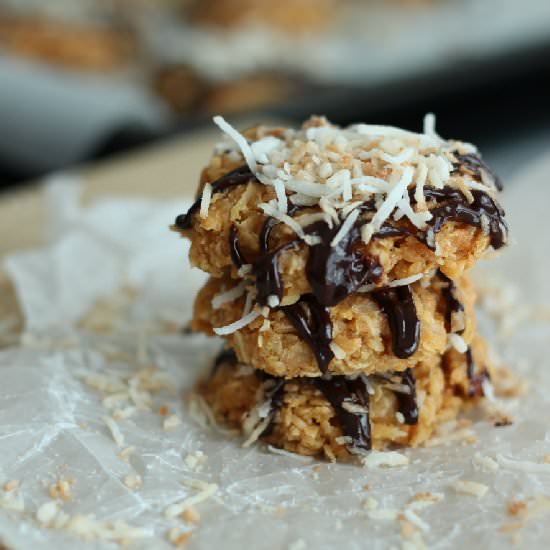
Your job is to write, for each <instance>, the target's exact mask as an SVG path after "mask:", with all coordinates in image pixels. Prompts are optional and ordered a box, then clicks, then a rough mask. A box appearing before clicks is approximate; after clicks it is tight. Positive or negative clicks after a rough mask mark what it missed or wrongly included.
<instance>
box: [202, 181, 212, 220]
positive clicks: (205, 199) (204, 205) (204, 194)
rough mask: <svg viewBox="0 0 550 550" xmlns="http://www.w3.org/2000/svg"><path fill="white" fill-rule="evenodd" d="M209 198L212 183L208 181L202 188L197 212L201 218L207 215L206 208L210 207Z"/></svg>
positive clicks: (210, 197)
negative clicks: (199, 206) (199, 207)
mask: <svg viewBox="0 0 550 550" xmlns="http://www.w3.org/2000/svg"><path fill="white" fill-rule="evenodd" d="M211 199H212V185H211V184H210V183H206V184H205V185H204V188H203V190H202V197H201V209H200V212H199V215H200V217H201V218H207V217H208V209H209V208H210V200H211Z"/></svg>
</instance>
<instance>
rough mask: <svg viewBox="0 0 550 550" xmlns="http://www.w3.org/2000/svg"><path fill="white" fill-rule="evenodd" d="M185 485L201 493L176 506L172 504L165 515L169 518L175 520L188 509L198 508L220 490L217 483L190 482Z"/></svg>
mask: <svg viewBox="0 0 550 550" xmlns="http://www.w3.org/2000/svg"><path fill="white" fill-rule="evenodd" d="M184 484H185V485H187V486H188V487H190V488H192V489H196V490H198V491H199V492H198V493H197V494H196V495H193V496H191V497H188V498H186V499H185V500H182V501H181V502H178V503H176V504H171V505H170V506H168V508H166V510H165V512H164V513H165V515H166V517H167V518H175V517H177V516H179V515H180V514H182V513H183V512H184V511H185V510H186V509H188V508H191V507H192V506H196V505H197V504H199V503H201V502H204V501H205V500H208V499H209V498H210V497H212V496H213V495H214V494H215V493H216V491H217V490H218V486H217V485H216V484H215V483H205V482H203V481H198V480H189V481H186V482H184Z"/></svg>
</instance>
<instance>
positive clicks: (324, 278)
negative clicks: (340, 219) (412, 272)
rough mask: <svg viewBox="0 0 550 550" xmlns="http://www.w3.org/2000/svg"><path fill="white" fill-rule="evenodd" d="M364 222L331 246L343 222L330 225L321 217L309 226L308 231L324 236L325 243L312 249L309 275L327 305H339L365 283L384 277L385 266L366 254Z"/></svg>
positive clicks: (317, 293) (310, 282)
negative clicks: (362, 231) (363, 233)
mask: <svg viewBox="0 0 550 550" xmlns="http://www.w3.org/2000/svg"><path fill="white" fill-rule="evenodd" d="M360 225H361V224H360V223H357V224H355V225H354V226H353V227H352V228H351V229H350V231H348V232H347V233H346V235H344V236H343V237H342V238H341V239H340V241H339V242H338V244H337V245H336V246H331V242H332V239H333V238H334V236H335V235H336V233H337V232H338V230H339V229H340V227H339V226H333V227H332V228H330V227H329V226H328V224H327V223H325V222H324V221H319V222H316V223H314V224H312V225H310V226H309V227H307V228H306V232H307V233H308V234H310V235H317V236H319V237H321V243H320V244H317V245H315V246H311V247H310V249H309V258H308V261H307V265H306V276H307V279H308V281H309V284H310V285H311V288H312V290H313V294H314V295H315V297H316V298H317V300H318V301H319V303H320V304H322V305H323V306H335V305H336V304H338V303H340V302H341V301H342V300H344V299H345V298H347V297H348V296H349V295H350V294H353V293H354V292H355V291H356V290H357V289H358V288H359V287H360V286H361V285H363V284H364V283H366V282H371V283H372V282H377V281H379V280H380V278H381V277H382V274H383V270H382V266H381V265H380V264H379V263H378V261H377V260H376V259H374V258H373V257H371V256H367V255H366V254H365V251H364V247H363V246H362V241H361V228H360Z"/></svg>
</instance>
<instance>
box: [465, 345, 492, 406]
mask: <svg viewBox="0 0 550 550" xmlns="http://www.w3.org/2000/svg"><path fill="white" fill-rule="evenodd" d="M465 355H466V373H467V375H468V380H469V381H470V385H469V387H468V397H483V396H484V395H485V392H484V391H483V382H484V381H485V380H490V379H491V377H490V376H489V372H488V371H487V369H483V370H482V371H481V372H480V373H478V374H476V372H475V370H476V364H475V361H474V356H473V353H472V348H468V350H467V351H466V354H465Z"/></svg>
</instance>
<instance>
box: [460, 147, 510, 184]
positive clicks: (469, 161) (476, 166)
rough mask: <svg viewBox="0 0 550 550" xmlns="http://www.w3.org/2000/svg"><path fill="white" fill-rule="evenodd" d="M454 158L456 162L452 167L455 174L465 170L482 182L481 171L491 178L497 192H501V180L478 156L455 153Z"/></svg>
mask: <svg viewBox="0 0 550 550" xmlns="http://www.w3.org/2000/svg"><path fill="white" fill-rule="evenodd" d="M455 157H456V160H457V162H456V163H455V164H454V165H453V167H454V171H455V172H456V171H460V170H461V169H466V170H467V171H468V172H471V173H472V174H473V175H474V176H476V177H478V178H479V179H480V180H482V181H483V178H482V177H481V171H482V170H483V171H484V172H485V173H486V174H488V175H489V176H490V177H491V178H493V180H494V182H495V186H496V188H497V189H498V190H499V191H502V180H501V179H500V178H499V177H498V175H497V174H495V172H493V170H492V169H491V168H490V167H489V165H488V164H487V163H486V162H485V161H484V160H483V159H482V158H481V157H480V156H479V155H478V154H475V153H468V154H466V155H459V154H457V153H455Z"/></svg>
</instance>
